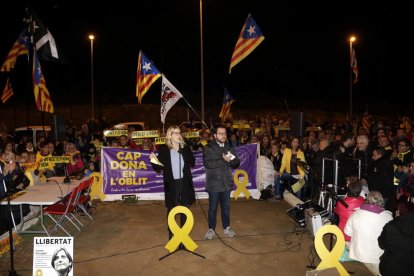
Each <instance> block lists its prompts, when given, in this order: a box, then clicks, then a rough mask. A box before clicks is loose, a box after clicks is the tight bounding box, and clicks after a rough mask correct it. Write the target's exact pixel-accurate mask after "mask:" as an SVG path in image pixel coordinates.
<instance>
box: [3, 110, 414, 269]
mask: <svg viewBox="0 0 414 276" xmlns="http://www.w3.org/2000/svg"><path fill="white" fill-rule="evenodd" d="M371 119H372V118H371ZM289 123H290V122H289V119H288V120H286V121H282V120H278V118H276V117H275V116H272V115H269V116H265V117H256V118H253V119H250V120H249V119H241V120H238V121H237V123H235V122H229V121H228V122H225V123H224V124H223V125H222V126H220V127H219V128H212V129H202V130H197V131H199V134H200V135H199V137H196V138H188V139H186V138H183V137H182V136H181V134H182V133H184V132H189V131H192V129H189V128H188V127H185V126H181V127H179V126H173V127H172V128H169V129H168V130H167V132H166V136H167V137H166V145H157V144H156V143H155V141H154V140H153V139H151V138H145V139H142V140H141V141H140V142H139V143H138V142H137V141H135V140H134V139H132V138H131V137H132V136H131V132H133V131H134V129H130V130H129V134H128V135H121V136H120V137H117V138H116V139H107V138H106V137H104V136H103V135H102V134H101V133H98V134H97V133H96V131H95V132H91V131H90V129H89V126H88V125H87V124H85V125H82V127H81V131H80V133H77V132H76V129H75V128H74V127H73V126H68V128H67V137H66V139H64V140H63V141H55V140H49V139H48V137H43V138H41V139H40V142H39V143H38V144H37V145H33V142H32V141H30V139H28V137H23V138H22V139H21V141H16V143H15V141H5V142H3V145H2V146H1V157H2V162H1V165H2V172H3V173H2V174H1V180H3V179H4V180H5V182H6V184H7V187H10V188H12V187H14V186H17V185H22V184H21V183H22V181H23V180H21V179H19V180H18V181H16V179H17V178H18V177H20V178H23V179H24V177H22V175H23V176H24V175H26V176H27V173H26V172H27V170H29V171H31V172H32V177H34V178H42V177H43V178H48V177H50V176H53V175H66V174H67V175H78V174H80V173H82V174H88V173H91V172H93V171H99V170H100V147H102V146H110V147H121V148H132V149H139V150H146V151H149V152H153V151H157V152H159V159H160V160H161V162H162V163H166V164H169V165H168V166H167V167H163V168H161V167H156V166H155V167H154V169H156V170H157V171H161V170H163V173H164V182H165V183H164V184H165V187H169V188H168V189H167V188H165V194H166V206H167V209H168V210H167V213H169V212H170V211H171V209H172V208H173V207H174V206H176V205H184V206H189V205H191V204H192V202H193V201H194V194H193V193H194V190H193V188H192V183H191V172H190V170H189V168H190V167H191V165H192V164H193V163H194V159H193V158H191V156H192V155H191V150H198V149H203V150H204V163H205V167H206V191H207V192H208V194H209V203H210V206H209V217H208V223H209V229H208V231H207V234H206V236H205V238H206V239H211V238H212V237H213V236H214V235H215V227H216V212H217V207H218V204H220V207H221V213H222V224H223V228H224V231H225V233H226V234H227V235H228V236H230V237H231V236H234V235H235V232H234V230H233V229H232V228H231V227H230V219H229V204H228V203H229V196H230V191H231V188H232V182H231V181H232V180H231V177H229V172H230V168H232V167H237V165H238V162H239V161H240V160H239V159H238V157H237V155H236V154H235V151H234V148H235V147H237V146H238V145H242V144H248V143H258V144H259V147H258V148H259V154H260V155H261V156H266V157H267V158H268V159H269V160H270V162H271V163H272V164H273V169H274V184H273V185H272V191H273V197H272V198H271V200H270V201H279V200H281V199H283V194H284V191H285V190H289V191H291V192H292V193H295V194H296V196H297V197H298V198H300V199H302V200H308V199H311V200H317V199H318V196H319V193H320V191H321V190H322V189H324V188H326V187H324V185H325V184H326V183H328V182H329V181H336V182H335V183H333V184H334V186H336V188H337V191H338V193H339V191H342V192H343V194H342V196H344V202H346V203H347V204H346V206H343V205H342V203H337V205H336V206H335V213H337V215H338V217H339V227H340V228H341V230H342V231H343V233H344V234H345V238H346V241H347V246H348V247H349V249H350V257H351V258H354V259H356V260H359V261H362V262H365V263H368V264H373V268H372V271H374V273H379V268H381V273H383V275H391V274H389V273H388V274H387V273H386V272H385V271H387V269H389V266H393V265H396V263H398V262H399V261H400V260H404V257H401V258H399V259H397V260H395V262H396V263H391V261H390V260H388V259H387V260H388V261H387V262H385V261H384V262H383V259H385V258H384V257H381V265H379V263H380V256H381V255H382V254H383V252H384V250H385V253H384V255H383V256H388V255H392V254H391V253H390V252H393V251H394V250H396V249H395V248H394V247H395V246H398V249H399V250H406V251H407V252H411V254H412V251H410V250H411V249H409V248H407V249H403V246H404V243H401V242H398V243H392V242H391V241H390V240H392V239H393V238H394V237H391V234H390V233H393V232H395V231H397V230H398V231H400V230H401V231H402V233H403V235H402V236H401V237H400V238H403V237H405V236H404V235H407V236H409V235H412V232H413V227H411V228H410V226H409V224H408V223H407V221H410V220H412V219H411V218H410V216H411V215H412V210H413V208H412V203H411V200H412V197H413V195H414V160H413V151H412V148H413V146H414V130H413V129H412V127H411V120H410V119H409V118H407V117H403V118H400V119H398V120H397V121H396V122H392V123H388V122H385V121H384V120H371V122H370V124H369V125H366V124H365V125H364V126H363V125H362V124H361V125H347V124H341V123H338V122H328V123H326V124H323V125H316V124H309V125H308V126H306V128H304V131H303V133H301V134H300V136H299V135H297V136H293V135H292V133H291V132H290V131H289ZM235 125H238V127H234V126H235ZM241 126H242V127H241ZM190 127H191V126H190ZM160 132H161V131H160ZM161 136H163V134H162V133H161ZM221 147H223V148H225V150H223V149H222V148H221ZM57 155H62V156H69V157H70V163H69V164H67V165H65V166H61V165H59V164H53V165H51V164H49V165H48V166H43V167H42V166H39V164H41V161H42V159H43V158H45V157H47V156H57ZM174 160H175V161H174ZM326 160H335V161H337V162H338V164H339V166H338V170H337V172H334V171H335V170H333V168H332V167H329V166H327V165H326V163H325V162H324V161H326ZM10 161H12V162H10ZM172 161H174V162H172ZM176 161H177V162H178V161H181V162H182V163H181V162H178V163H177V162H176ZM355 161H357V162H355ZM176 163H177V164H181V165H180V166H179V167H176V166H175V165H173V164H176ZM31 164H35V165H31ZM335 173H337V175H336V176H335V177H336V178H335V177H334V175H333V174H335ZM177 174H178V175H177ZM230 176H231V175H230ZM334 179H336V180H334ZM218 180H220V181H218ZM299 181H302V182H303V183H304V185H303V187H302V186H301V188H300V189H299V190H297V191H295V192H294V191H293V190H292V186H293V185H294V184H296V183H298V182H299ZM17 182H19V183H17ZM26 182H27V181H26ZM167 182H168V183H167ZM25 185H27V184H23V186H25ZM171 187H172V188H171ZM174 187H175V188H174ZM177 187H188V188H189V189H188V191H186V192H185V193H183V194H180V197H178V194H177ZM4 192H5V191H4V189H3V190H2V188H1V187H0V193H2V194H4ZM180 192H181V190H180ZM181 196H183V197H181ZM402 206H404V208H403V207H402ZM403 214H404V215H403ZM399 217H401V219H400V218H399ZM402 218H404V219H402ZM361 221H362V222H363V223H361ZM367 221H372V225H371V224H369V223H367ZM183 223H185V218H183V219H182V221H181V224H183ZM364 233H365V234H364ZM169 235H170V236H171V233H169ZM361 235H366V238H363V236H361ZM378 238H379V240H380V243H378V241H377V239H378ZM389 239H390V240H389ZM366 243H369V245H367V244H366ZM369 248H370V249H369ZM390 250H391V251H390ZM368 251H369V252H368ZM404 252H405V251H404ZM404 256H405V255H404ZM391 259H392V258H391ZM394 259H395V258H394ZM394 275H396V274H394ZM401 275H404V274H401Z"/></svg>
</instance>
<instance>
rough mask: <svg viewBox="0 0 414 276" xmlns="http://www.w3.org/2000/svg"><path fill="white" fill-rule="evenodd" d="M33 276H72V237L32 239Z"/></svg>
mask: <svg viewBox="0 0 414 276" xmlns="http://www.w3.org/2000/svg"><path fill="white" fill-rule="evenodd" d="M33 243H34V246H33V276H49V275H68V276H73V237H34V240H33Z"/></svg>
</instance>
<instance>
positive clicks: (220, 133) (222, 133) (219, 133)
mask: <svg viewBox="0 0 414 276" xmlns="http://www.w3.org/2000/svg"><path fill="white" fill-rule="evenodd" d="M226 134H227V133H225V132H217V135H226Z"/></svg>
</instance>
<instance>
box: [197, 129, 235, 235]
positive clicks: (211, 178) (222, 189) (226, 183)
mask: <svg viewBox="0 0 414 276" xmlns="http://www.w3.org/2000/svg"><path fill="white" fill-rule="evenodd" d="M212 133H213V135H214V140H213V141H210V142H209V143H208V145H207V146H206V147H205V148H204V152H203V157H204V166H205V170H206V191H207V192H208V197H209V207H208V231H207V233H206V235H205V239H206V240H211V239H212V238H213V237H214V235H215V234H216V232H215V229H216V223H217V207H218V204H219V202H220V208H221V223H222V225H223V229H224V234H226V235H227V236H229V237H230V238H232V237H234V236H235V235H236V233H235V232H234V230H233V229H232V228H231V227H230V193H231V190H232V188H233V178H232V175H231V169H235V168H237V167H238V166H239V165H240V159H239V158H238V157H237V154H236V151H235V149H234V148H233V147H232V146H231V145H230V143H229V142H228V141H227V131H226V128H225V127H224V126H218V127H217V128H215V129H213V131H212Z"/></svg>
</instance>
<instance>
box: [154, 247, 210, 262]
mask: <svg viewBox="0 0 414 276" xmlns="http://www.w3.org/2000/svg"><path fill="white" fill-rule="evenodd" d="M181 250H183V251H187V252H189V253H191V254H194V255H196V256H198V257H200V258H203V259H205V258H206V257H204V256H203V255H200V254H198V253H195V252H193V251H190V250H188V249H187V248H185V246H184V245H183V244H180V245H179V246H178V248H177V249H176V250H174V251H173V252H170V253H168V254H167V255H164V256H162V257H161V258H159V259H158V260H159V261H162V260H163V259H165V258H167V257H168V256H171V255H172V254H174V253H177V252H178V251H181Z"/></svg>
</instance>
